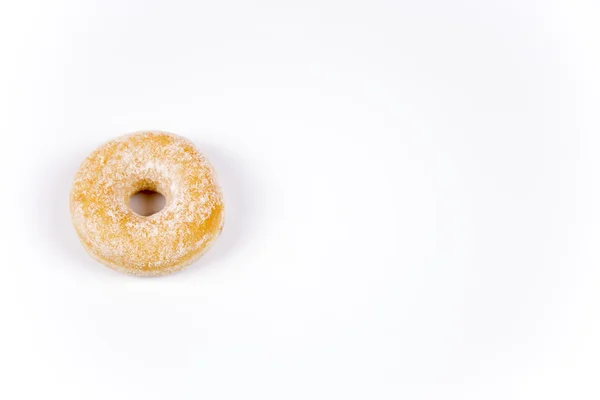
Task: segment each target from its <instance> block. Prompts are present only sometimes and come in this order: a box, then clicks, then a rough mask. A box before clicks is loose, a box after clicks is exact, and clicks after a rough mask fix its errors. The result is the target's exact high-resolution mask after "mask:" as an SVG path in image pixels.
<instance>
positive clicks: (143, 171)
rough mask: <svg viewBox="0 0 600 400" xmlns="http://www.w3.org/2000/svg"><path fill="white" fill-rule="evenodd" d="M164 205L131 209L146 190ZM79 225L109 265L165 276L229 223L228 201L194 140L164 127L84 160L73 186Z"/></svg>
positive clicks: (111, 145)
mask: <svg viewBox="0 0 600 400" xmlns="http://www.w3.org/2000/svg"><path fill="white" fill-rule="evenodd" d="M143 190H151V191H155V192H158V193H160V194H162V195H163V196H164V197H165V199H166V204H165V207H164V208H163V209H162V210H161V211H160V212H158V213H156V214H153V215H151V216H148V217H145V216H141V215H138V214H136V213H135V212H134V211H133V210H131V209H130V207H129V199H130V197H131V196H132V195H133V194H135V193H137V192H140V191H143ZM70 208H71V214H72V218H73V224H74V226H75V229H76V231H77V233H78V234H79V237H80V239H81V242H82V243H83V245H84V247H86V249H87V250H88V251H89V252H90V253H91V255H92V256H93V257H95V258H96V259H98V260H99V261H100V262H102V263H104V264H105V265H107V266H109V267H111V268H114V269H117V270H120V271H123V272H128V273H132V274H136V275H162V274H166V273H170V272H173V271H176V270H178V269H181V268H183V267H184V266H186V265H188V264H189V263H191V262H193V261H194V260H195V259H196V258H197V257H199V256H200V255H201V254H202V253H203V252H204V251H205V250H206V249H208V247H209V246H210V245H211V244H212V242H213V240H214V239H215V238H216V237H217V236H218V234H219V233H220V231H221V229H222V225H223V199H222V194H221V191H220V189H219V186H218V184H217V182H216V178H215V175H214V171H213V168H212V166H211V165H210V164H209V163H208V161H207V160H206V158H205V157H204V156H203V155H202V154H201V153H200V152H199V151H198V150H197V149H196V147H195V146H194V145H193V144H192V143H191V142H189V141H188V140H186V139H184V138H182V137H179V136H176V135H173V134H169V133H164V132H141V133H135V134H131V135H127V136H124V137H121V138H118V139H115V140H113V141H111V142H108V143H106V144H105V145H103V146H101V147H100V148H98V149H97V150H95V151H94V152H92V154H90V155H89V156H88V157H87V158H86V160H85V161H84V162H83V163H82V165H81V167H80V169H79V171H78V172H77V173H76V175H75V179H74V183H73V187H72V190H71V199H70Z"/></svg>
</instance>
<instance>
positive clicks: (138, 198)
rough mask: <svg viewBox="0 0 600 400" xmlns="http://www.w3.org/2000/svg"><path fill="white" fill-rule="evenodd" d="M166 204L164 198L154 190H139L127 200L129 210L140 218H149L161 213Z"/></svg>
mask: <svg viewBox="0 0 600 400" xmlns="http://www.w3.org/2000/svg"><path fill="white" fill-rule="evenodd" d="M166 203H167V199H166V198H165V196H163V195H162V194H160V193H158V192H156V191H154V190H140V191H139V192H136V193H134V194H133V195H132V196H131V197H130V198H129V207H130V208H131V210H132V211H133V212H134V213H136V214H138V215H141V216H142V217H149V216H151V215H154V214H156V213H158V212H160V211H162V209H163V208H165V204H166Z"/></svg>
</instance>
